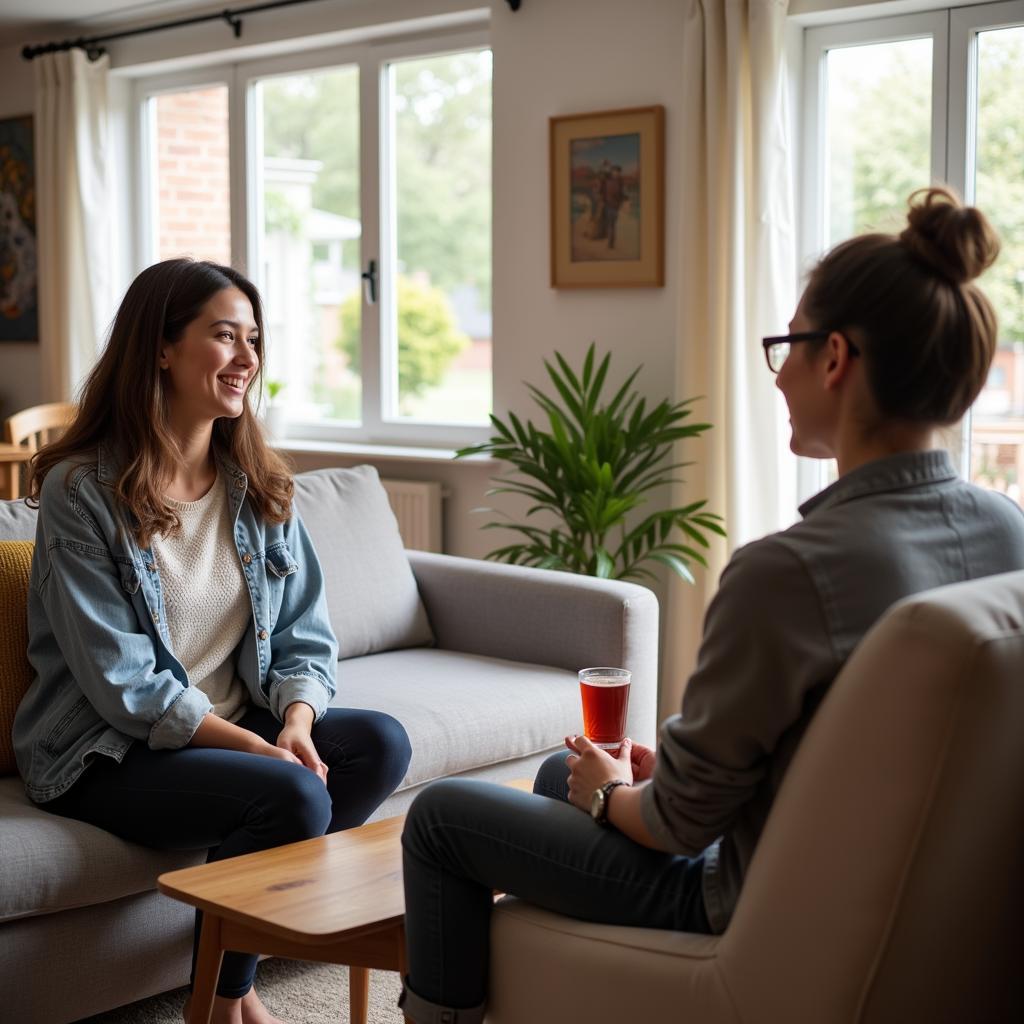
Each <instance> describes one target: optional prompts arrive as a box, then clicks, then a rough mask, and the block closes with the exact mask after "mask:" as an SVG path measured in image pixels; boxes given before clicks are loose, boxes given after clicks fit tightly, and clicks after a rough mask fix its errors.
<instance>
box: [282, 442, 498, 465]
mask: <svg viewBox="0 0 1024 1024" xmlns="http://www.w3.org/2000/svg"><path fill="white" fill-rule="evenodd" d="M272 446H273V447H274V448H279V449H280V450H281V451H285V452H296V453H298V452H301V453H302V454H304V455H345V456H349V457H356V458H366V459H372V460H374V461H375V462H433V463H437V462H449V463H455V464H456V465H458V464H459V463H463V462H464V463H475V464H476V465H478V466H479V465H481V464H490V463H494V462H497V459H493V458H491V456H490V455H467V456H466V457H465V458H464V459H456V458H455V449H454V448H417V447H414V446H412V445H395V444H355V443H352V442H347V441H346V442H341V441H308V440H306V441H304V440H300V439H299V438H285V439H284V440H281V441H273V442H272Z"/></svg>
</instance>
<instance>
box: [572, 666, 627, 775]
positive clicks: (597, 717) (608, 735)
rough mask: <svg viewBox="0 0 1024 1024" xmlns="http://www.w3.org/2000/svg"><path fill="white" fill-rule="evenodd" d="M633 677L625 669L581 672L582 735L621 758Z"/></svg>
mask: <svg viewBox="0 0 1024 1024" xmlns="http://www.w3.org/2000/svg"><path fill="white" fill-rule="evenodd" d="M632 678H633V676H632V673H631V672H629V671H628V670H627V669H624V668H581V669H580V672H579V679H580V697H581V699H582V701H583V735H584V736H586V737H587V739H588V740H590V742H591V743H593V744H594V746H596V747H600V748H601V749H602V750H607V751H608V753H609V754H611V755H612V757H618V756H619V748H620V747H621V746H622V741H623V740H624V739H625V738H626V710H627V708H628V707H629V683H630V680H631V679H632Z"/></svg>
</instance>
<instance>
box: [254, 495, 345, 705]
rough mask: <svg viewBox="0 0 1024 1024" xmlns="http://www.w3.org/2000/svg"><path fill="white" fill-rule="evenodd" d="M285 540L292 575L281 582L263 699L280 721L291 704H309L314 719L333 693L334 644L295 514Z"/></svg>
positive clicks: (314, 561) (316, 564) (308, 544)
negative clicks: (282, 592) (291, 565)
mask: <svg viewBox="0 0 1024 1024" xmlns="http://www.w3.org/2000/svg"><path fill="white" fill-rule="evenodd" d="M285 540H286V542H287V544H288V550H289V551H290V552H291V554H292V557H293V558H294V559H295V562H296V571H295V572H294V573H291V574H290V575H289V576H287V577H285V580H284V595H283V597H282V599H281V608H280V611H279V612H278V616H277V621H276V622H275V623H274V630H273V634H272V636H271V640H270V645H271V647H270V650H271V658H270V668H269V671H268V673H267V700H268V703H269V705H270V710H271V713H272V714H273V715H274V716H275V717H276V718H277V719H278V720H279V721H283V720H284V713H285V711H286V710H287V709H288V705H289V704H294V703H295V702H296V701H301V702H303V703H304V704H308V705H309V706H310V707H311V708H312V709H313V712H314V714H315V716H316V720H319V719H320V718H322V717H323V715H324V712H325V711H326V710H327V705H328V703H329V702H330V700H331V698H332V697H333V696H334V693H335V682H334V680H335V673H336V671H337V663H338V642H337V640H336V639H335V636H334V631H333V630H332V629H331V623H330V618H329V616H328V612H327V595H326V591H325V589H324V575H323V570H322V569H321V568H320V560H319V559H318V558H317V554H316V550H315V549H314V547H313V542H312V540H310V537H309V533H308V532H307V530H306V527H305V525H304V524H303V522H302V520H301V519H300V517H299V514H298V512H293V514H292V518H291V520H290V522H289V523H288V527H287V529H286V532H285Z"/></svg>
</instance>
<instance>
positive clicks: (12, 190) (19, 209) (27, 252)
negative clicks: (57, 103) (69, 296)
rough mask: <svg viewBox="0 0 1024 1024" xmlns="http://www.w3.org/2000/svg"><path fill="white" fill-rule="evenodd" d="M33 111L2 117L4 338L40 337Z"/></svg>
mask: <svg viewBox="0 0 1024 1024" xmlns="http://www.w3.org/2000/svg"><path fill="white" fill-rule="evenodd" d="M37 274H38V261H37V259H36V178H35V152H34V145H33V138H32V115H31V114H27V115H25V116H23V117H8V118H4V119H2V120H0V343H2V342H7V341H12V342H24V341H28V342H35V341H38V340H39V287H38V277H37Z"/></svg>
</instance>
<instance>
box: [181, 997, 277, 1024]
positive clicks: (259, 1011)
mask: <svg viewBox="0 0 1024 1024" xmlns="http://www.w3.org/2000/svg"><path fill="white" fill-rule="evenodd" d="M191 1011H192V997H191V996H189V997H188V998H187V999H186V1000H185V1006H184V1007H183V1008H182V1011H181V1014H182V1017H183V1018H184V1020H185V1024H193V1021H192V1017H191ZM210 1024H287V1022H286V1021H283V1020H281V1018H280V1017H275V1016H274V1015H273V1014H272V1013H271V1012H270V1011H269V1010H268V1009H267V1008H266V1006H264V1005H263V1000H262V999H260V997H259V996H258V995H257V994H256V989H254V988H251V989H249V991H248V992H246V994H245V995H244V996H242V998H241V999H224V998H222V997H221V996H214V998H213V1013H211V1014H210Z"/></svg>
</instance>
